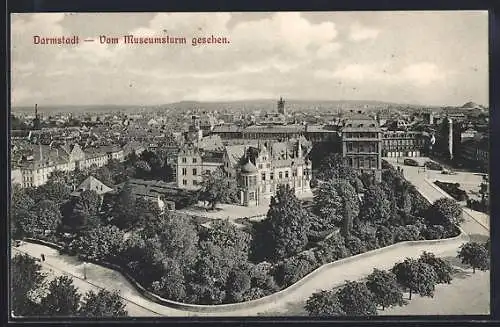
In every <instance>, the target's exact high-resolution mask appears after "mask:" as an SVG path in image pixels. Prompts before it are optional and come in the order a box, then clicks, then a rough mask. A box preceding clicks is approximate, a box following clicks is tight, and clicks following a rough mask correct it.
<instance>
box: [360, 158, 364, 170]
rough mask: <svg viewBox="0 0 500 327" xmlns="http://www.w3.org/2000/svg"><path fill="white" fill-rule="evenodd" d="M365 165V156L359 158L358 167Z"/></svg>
mask: <svg viewBox="0 0 500 327" xmlns="http://www.w3.org/2000/svg"><path fill="white" fill-rule="evenodd" d="M363 167H365V158H359V168H363Z"/></svg>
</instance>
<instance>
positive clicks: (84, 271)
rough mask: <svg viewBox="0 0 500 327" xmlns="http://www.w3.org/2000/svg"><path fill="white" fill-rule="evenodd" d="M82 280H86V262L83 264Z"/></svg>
mask: <svg viewBox="0 0 500 327" xmlns="http://www.w3.org/2000/svg"><path fill="white" fill-rule="evenodd" d="M83 279H87V262H85V261H84V262H83Z"/></svg>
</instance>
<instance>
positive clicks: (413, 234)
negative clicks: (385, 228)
mask: <svg viewBox="0 0 500 327" xmlns="http://www.w3.org/2000/svg"><path fill="white" fill-rule="evenodd" d="M419 237H420V230H419V228H418V227H417V226H415V225H406V226H398V227H395V229H394V240H395V241H396V242H404V241H418V240H419Z"/></svg>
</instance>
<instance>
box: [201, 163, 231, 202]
mask: <svg viewBox="0 0 500 327" xmlns="http://www.w3.org/2000/svg"><path fill="white" fill-rule="evenodd" d="M199 199H200V200H201V201H206V202H208V203H209V205H210V206H211V208H212V209H215V207H216V205H217V204H219V203H234V202H237V201H238V199H239V192H238V187H237V183H236V181H235V180H234V179H233V178H229V177H227V176H226V174H225V173H224V171H223V170H222V169H220V168H218V169H216V170H215V171H213V172H205V173H204V174H203V181H202V182H201V188H200V190H199Z"/></svg>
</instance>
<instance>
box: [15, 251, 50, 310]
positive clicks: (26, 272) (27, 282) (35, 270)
mask: <svg viewBox="0 0 500 327" xmlns="http://www.w3.org/2000/svg"><path fill="white" fill-rule="evenodd" d="M10 267H11V268H10V269H11V280H10V281H11V284H10V288H11V292H12V293H11V301H12V302H11V310H12V311H13V312H14V314H15V315H16V316H27V315H30V314H33V311H34V310H33V309H34V307H35V302H34V300H33V299H32V298H31V296H30V295H31V294H32V293H33V292H34V291H35V290H36V289H38V288H40V287H41V286H42V283H43V281H44V279H45V275H44V274H43V273H42V272H41V270H42V266H41V265H40V264H39V263H38V262H37V261H36V259H35V258H33V257H30V256H29V255H27V254H16V255H15V256H14V257H13V258H12V260H11V266H10Z"/></svg>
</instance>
